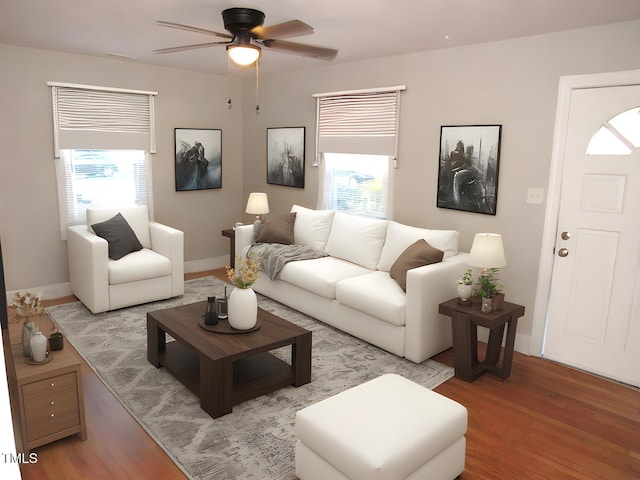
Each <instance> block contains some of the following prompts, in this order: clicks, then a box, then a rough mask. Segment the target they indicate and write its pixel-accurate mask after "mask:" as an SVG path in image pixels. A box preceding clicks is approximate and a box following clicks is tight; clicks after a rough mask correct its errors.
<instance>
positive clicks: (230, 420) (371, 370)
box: [47, 277, 453, 480]
mask: <svg viewBox="0 0 640 480" xmlns="http://www.w3.org/2000/svg"><path fill="white" fill-rule="evenodd" d="M224 286H225V284H224V283H223V282H222V281H220V280H218V279H216V278H214V277H204V278H200V279H196V280H191V281H188V282H186V283H185V294H184V296H182V297H179V298H176V299H171V300H166V301H162V302H154V303H149V304H145V305H140V306H136V307H131V308H126V309H121V310H116V311H113V312H107V313H103V314H99V315H93V314H92V313H91V312H90V311H89V310H88V309H86V308H85V307H84V306H83V305H82V304H81V303H80V302H74V303H69V304H64V305H60V306H56V307H50V308H47V313H48V314H49V315H50V316H51V317H52V318H53V319H54V320H55V321H56V322H57V323H58V324H59V325H60V327H61V330H62V332H63V333H64V335H65V336H66V337H67V339H68V340H69V341H70V342H71V343H72V344H73V346H74V347H75V348H76V349H77V350H78V351H79V352H80V354H81V355H82V356H83V357H84V359H85V360H86V361H87V363H88V364H89V365H90V366H91V367H92V368H93V370H94V371H95V372H96V374H97V375H98V377H99V378H100V379H101V380H102V381H103V382H104V383H105V385H107V387H108V388H109V389H110V390H111V391H112V392H113V394H114V395H115V396H116V397H117V398H118V400H119V401H120V402H121V403H122V404H123V405H124V406H125V408H127V410H128V411H129V412H130V413H131V414H132V415H133V416H134V418H135V419H136V420H137V421H138V422H139V423H140V425H142V427H143V428H144V429H145V430H146V431H147V432H148V433H149V434H150V435H151V436H152V437H153V438H154V440H155V441H156V442H157V443H158V444H159V445H160V446H161V447H162V448H163V449H164V450H165V451H166V452H167V454H168V455H169V456H170V457H171V458H172V460H173V461H174V462H175V463H176V464H177V465H178V466H179V467H180V468H181V469H182V471H183V472H185V474H186V475H187V476H189V477H190V478H193V479H203V480H204V479H211V480H212V479H215V480H239V479H256V480H267V479H287V480H290V479H295V478H296V476H295V468H294V446H295V435H294V424H295V414H296V412H297V411H298V410H300V409H301V408H304V407H305V406H307V405H311V404H313V403H316V402H318V401H320V400H322V399H324V398H327V397H329V396H332V395H335V394H336V393H339V392H341V391H343V390H346V389H348V388H350V387H353V386H356V385H359V384H361V383H363V382H366V381H367V380H371V379H373V378H376V377H378V376H380V375H382V374H385V373H397V374H400V375H402V376H404V377H406V378H409V379H411V380H413V381H414V382H417V383H419V384H421V385H424V386H425V387H428V388H431V389H432V388H434V387H436V386H437V385H439V384H441V383H442V382H444V381H446V380H448V379H449V378H451V377H452V376H453V369H452V368H450V367H447V366H444V365H441V364H439V363H437V362H435V361H433V360H426V361H425V362H423V363H421V364H415V363H413V362H410V361H408V360H405V359H403V358H399V357H397V356H396V355H393V354H390V353H387V352H385V351H383V350H380V349H379V348H377V347H374V346H372V345H369V344H368V343H365V342H363V341H361V340H359V339H358V338H355V337H352V336H350V335H347V334H345V333H343V332H340V331H339V330H336V329H334V328H332V327H330V326H327V325H325V324H323V323H321V322H318V321H316V320H314V319H312V318H310V317H308V316H306V315H304V314H302V313H300V312H297V311H295V310H292V309H290V308H288V307H286V306H284V305H282V304H280V303H277V302H274V301H273V300H270V299H268V298H266V297H263V296H260V295H259V296H258V297H259V299H258V303H259V306H260V307H262V308H263V309H265V310H268V311H270V312H273V313H274V314H276V315H279V316H281V317H282V318H285V319H287V320H289V321H291V322H293V323H296V324H298V325H300V326H302V327H304V328H306V329H308V330H311V331H312V332H313V333H312V376H311V383H309V384H307V385H303V386H301V387H298V388H294V387H291V386H289V387H286V388H283V389H280V390H278V391H276V392H273V393H271V394H268V395H263V396H261V397H258V398H256V399H253V400H249V401H246V402H243V403H241V404H239V405H235V406H234V407H233V412H232V413H230V414H229V415H225V416H223V417H220V418H217V419H213V418H211V417H210V416H209V415H207V414H206V413H205V412H204V411H203V410H201V409H200V402H199V399H198V397H197V396H195V395H194V394H192V393H191V392H190V391H189V390H188V389H187V388H186V387H184V386H183V385H182V384H181V383H180V382H179V381H178V380H176V379H175V378H174V377H173V376H172V375H171V374H170V373H168V372H167V371H166V370H165V369H164V368H159V369H156V368H154V367H153V366H152V365H151V364H150V363H149V362H148V361H147V347H146V335H147V334H146V313H147V312H149V311H153V310H160V309H164V308H168V307H173V306H178V305H184V304H187V303H193V302H198V301H202V300H205V299H206V297H207V296H212V295H215V296H222V295H223V290H224ZM203 333H206V332H203ZM206 334H209V333H206ZM290 350H291V349H290V347H283V349H280V350H279V351H277V352H275V354H276V355H280V356H286V355H289V356H290ZM381 413H382V412H381Z"/></svg>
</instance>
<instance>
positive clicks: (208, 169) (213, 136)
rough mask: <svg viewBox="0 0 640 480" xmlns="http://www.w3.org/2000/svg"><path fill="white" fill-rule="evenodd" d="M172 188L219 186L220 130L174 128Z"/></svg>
mask: <svg viewBox="0 0 640 480" xmlns="http://www.w3.org/2000/svg"><path fill="white" fill-rule="evenodd" d="M174 138H175V148H176V164H175V168H176V191H187V190H206V189H211V188H222V130H216V129H212V128H200V129H196V128H176V129H175V134H174Z"/></svg>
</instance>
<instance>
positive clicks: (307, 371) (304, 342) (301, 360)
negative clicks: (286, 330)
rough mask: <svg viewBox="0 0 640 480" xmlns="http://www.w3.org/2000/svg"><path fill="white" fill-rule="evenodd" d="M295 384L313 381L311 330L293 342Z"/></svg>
mask: <svg viewBox="0 0 640 480" xmlns="http://www.w3.org/2000/svg"><path fill="white" fill-rule="evenodd" d="M291 364H292V365H291V366H292V367H293V372H294V373H293V375H294V380H293V384H292V385H293V386H294V387H299V386H301V385H305V384H307V383H309V382H310V381H311V332H308V333H305V334H304V335H300V336H299V337H297V338H296V341H295V342H294V343H292V344H291Z"/></svg>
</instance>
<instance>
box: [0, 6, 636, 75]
mask: <svg viewBox="0 0 640 480" xmlns="http://www.w3.org/2000/svg"><path fill="white" fill-rule="evenodd" d="M229 7H250V8H256V9H258V10H261V11H263V12H264V13H265V15H266V19H265V23H264V25H265V26H270V25H274V24H277V23H281V22H285V21H287V20H291V19H298V20H301V21H303V22H305V23H307V24H309V25H311V26H312V27H314V29H315V33H314V34H313V35H309V36H304V37H298V38H287V40H288V41H295V42H299V43H307V44H311V45H317V46H323V47H330V48H334V49H337V50H339V53H338V56H337V57H336V58H335V60H333V62H334V63H342V62H350V61H355V60H362V59H367V58H372V57H384V56H389V55H397V54H402V53H411V52H418V51H424V50H432V49H439V48H447V47H453V46H459V45H467V44H473V43H482V42H488V41H494V40H502V39H507V38H514V37H522V36H527V35H535V34H540V33H548V32H554V31H560V30H569V29H574V28H581V27H588V26H594V25H601V24H606V23H615V22H622V21H627V20H633V19H639V18H640V0H317V1H313V0H248V1H239V0H235V1H234V0H0V43H4V44H8V45H16V46H25V47H34V48H42V49H49V50H58V51H62V52H71V53H79V54H87V55H97V56H110V55H118V56H122V57H123V58H128V59H131V61H136V62H142V63H150V64H155V65H165V66H169V67H175V68H184V69H188V70H196V71H202V72H209V73H216V74H226V73H227V72H228V63H227V59H226V54H225V50H224V47H223V46H216V47H211V48H204V49H197V50H192V51H188V52H180V53H171V54H162V55H160V54H153V53H152V50H155V49H159V48H165V47H173V46H181V45H189V44H195V43H205V42H211V41H219V40H221V39H219V38H217V37H213V36H208V35H204V34H199V33H193V32H188V31H184V30H176V29H172V28H166V27H160V26H158V25H156V23H155V22H156V20H166V21H171V22H176V23H182V24H187V25H192V26H196V27H201V28H205V29H209V30H214V31H218V32H222V33H226V31H225V30H224V27H223V23H222V17H221V15H220V14H221V12H222V10H224V9H225V8H229ZM325 63H326V62H325V61H323V60H317V59H310V58H305V57H299V56H295V55H287V54H283V53H279V52H274V51H265V52H264V53H263V56H262V59H261V63H260V69H261V72H274V71H287V70H293V69H298V68H306V67H313V66H317V65H324V64H325Z"/></svg>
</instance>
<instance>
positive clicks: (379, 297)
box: [336, 271, 407, 326]
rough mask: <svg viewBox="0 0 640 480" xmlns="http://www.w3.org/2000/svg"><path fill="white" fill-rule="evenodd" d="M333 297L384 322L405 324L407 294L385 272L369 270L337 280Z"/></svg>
mask: <svg viewBox="0 0 640 480" xmlns="http://www.w3.org/2000/svg"><path fill="white" fill-rule="evenodd" d="M336 300H338V301H339V302H340V303H342V304H343V305H345V306H347V307H351V308H353V309H354V310H358V311H360V312H363V313H366V314H368V315H371V316H372V317H375V318H379V319H380V320H384V321H385V322H387V323H391V324H393V325H398V326H402V325H404V324H405V320H406V307H407V296H406V294H405V293H404V292H403V291H402V289H401V288H400V286H399V285H398V283H397V282H396V281H395V280H393V279H392V278H391V277H390V276H389V274H388V273H387V272H380V271H377V272H370V273H368V274H366V275H360V276H358V277H353V278H347V279H346V280H342V281H340V282H338V284H337V285H336Z"/></svg>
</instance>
